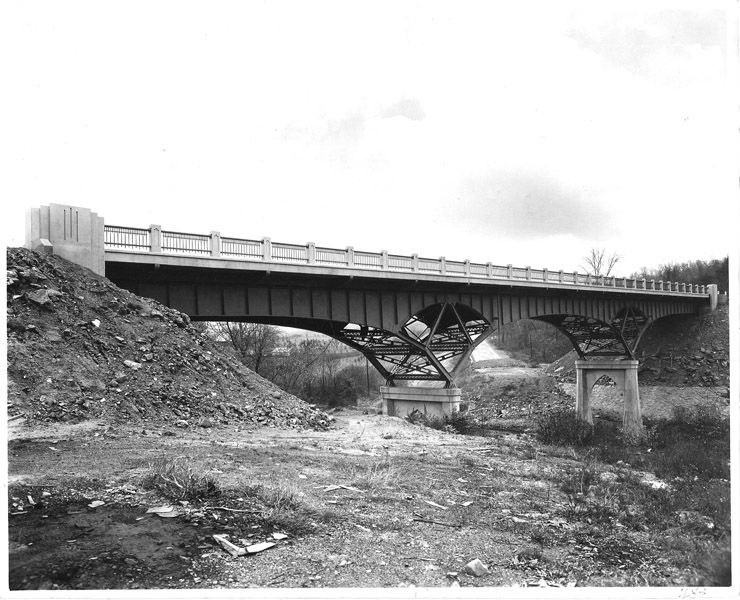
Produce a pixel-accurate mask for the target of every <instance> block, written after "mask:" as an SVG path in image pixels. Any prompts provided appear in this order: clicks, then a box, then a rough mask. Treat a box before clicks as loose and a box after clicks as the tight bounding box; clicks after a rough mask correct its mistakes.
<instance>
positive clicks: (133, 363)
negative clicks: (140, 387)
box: [123, 360, 141, 371]
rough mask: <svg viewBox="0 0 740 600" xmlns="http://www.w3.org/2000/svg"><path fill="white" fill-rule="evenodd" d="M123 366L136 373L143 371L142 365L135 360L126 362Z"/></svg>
mask: <svg viewBox="0 0 740 600" xmlns="http://www.w3.org/2000/svg"><path fill="white" fill-rule="evenodd" d="M123 364H124V365H126V366H127V367H128V368H129V369H133V370H134V371H138V370H139V369H141V363H137V362H136V361H133V360H124V361H123Z"/></svg>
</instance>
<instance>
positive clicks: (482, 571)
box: [463, 558, 491, 577]
mask: <svg viewBox="0 0 740 600" xmlns="http://www.w3.org/2000/svg"><path fill="white" fill-rule="evenodd" d="M463 570H464V571H465V572H466V573H467V574H468V575H473V576H474V577H483V575H488V574H489V573H490V572H491V571H490V570H489V569H488V567H487V566H486V565H484V564H483V563H482V562H481V561H480V560H479V559H477V558H474V559H473V560H471V561H470V562H469V563H468V564H467V565H465V567H464V569H463Z"/></svg>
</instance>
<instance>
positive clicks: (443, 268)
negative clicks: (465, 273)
mask: <svg viewBox="0 0 740 600" xmlns="http://www.w3.org/2000/svg"><path fill="white" fill-rule="evenodd" d="M439 272H440V273H441V274H442V275H447V259H446V258H445V257H444V256H440V257H439Z"/></svg>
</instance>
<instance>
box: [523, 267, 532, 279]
mask: <svg viewBox="0 0 740 600" xmlns="http://www.w3.org/2000/svg"><path fill="white" fill-rule="evenodd" d="M524 273H525V275H524V276H525V277H526V279H527V281H529V280H530V279H532V267H524Z"/></svg>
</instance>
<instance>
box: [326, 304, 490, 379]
mask: <svg viewBox="0 0 740 600" xmlns="http://www.w3.org/2000/svg"><path fill="white" fill-rule="evenodd" d="M492 331H493V329H492V328H491V326H490V325H489V324H488V322H487V321H486V320H485V319H483V318H482V317H481V316H480V315H479V314H477V313H474V312H473V311H472V309H470V308H468V307H465V306H462V307H460V309H458V308H456V307H455V306H454V305H453V304H450V303H442V304H438V305H434V306H432V307H428V308H426V309H424V310H423V311H420V313H418V314H417V315H414V316H413V317H412V318H411V319H409V321H408V322H407V323H406V324H404V326H403V327H402V328H401V330H400V331H399V332H398V333H392V332H389V331H385V330H383V329H379V328H376V327H371V326H359V325H352V324H348V325H346V326H345V327H344V328H343V329H342V330H341V331H339V332H336V333H335V337H337V339H340V340H341V341H343V342H344V343H345V344H347V345H349V346H351V347H353V348H355V349H357V350H359V351H360V352H362V354H364V355H365V357H367V359H368V360H369V361H370V362H371V364H372V365H373V366H374V367H375V368H376V369H377V370H378V371H379V372H380V373H381V375H383V377H384V378H385V379H386V382H387V383H388V384H389V385H393V384H394V382H396V381H403V380H417V381H441V382H444V384H445V387H449V386H452V385H454V377H455V376H456V375H457V374H458V373H459V371H460V369H459V368H458V367H459V366H460V364H461V363H467V359H468V358H469V356H470V353H471V352H472V350H473V348H475V346H477V345H478V344H480V343H481V342H482V341H483V340H484V339H485V338H486V337H487V336H488V335H489V334H490V333H491V332H492ZM458 356H459V357H460V359H459V360H458V361H457V364H456V365H454V367H453V369H452V371H450V370H449V369H448V367H447V366H445V364H444V362H445V361H449V360H451V359H453V358H455V357H458Z"/></svg>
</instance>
